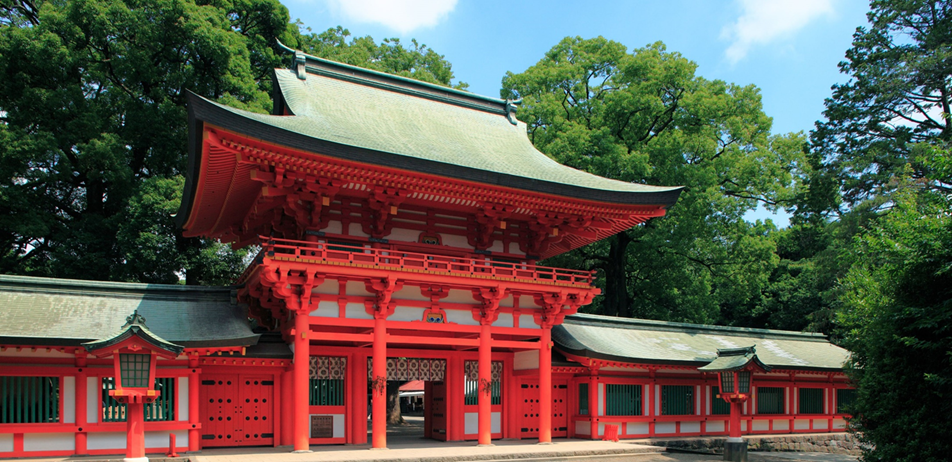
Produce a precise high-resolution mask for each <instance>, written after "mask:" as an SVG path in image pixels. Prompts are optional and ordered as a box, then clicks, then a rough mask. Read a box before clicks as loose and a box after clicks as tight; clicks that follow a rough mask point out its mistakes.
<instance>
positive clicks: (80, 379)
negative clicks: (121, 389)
mask: <svg viewBox="0 0 952 462" xmlns="http://www.w3.org/2000/svg"><path fill="white" fill-rule="evenodd" d="M82 361H83V367H80V368H79V371H78V372H77V373H76V400H75V403H76V428H78V430H77V431H76V455H81V456H82V455H86V454H87V451H86V429H85V428H84V427H85V426H86V406H88V405H89V403H87V402H86V397H87V393H86V384H87V383H88V381H87V380H86V367H85V362H86V358H83V360H82ZM78 362H79V359H77V363H78Z"/></svg>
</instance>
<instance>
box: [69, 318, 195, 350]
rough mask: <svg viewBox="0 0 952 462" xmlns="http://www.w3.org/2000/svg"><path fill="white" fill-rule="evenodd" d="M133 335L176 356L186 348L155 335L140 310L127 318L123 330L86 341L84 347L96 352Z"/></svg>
mask: <svg viewBox="0 0 952 462" xmlns="http://www.w3.org/2000/svg"><path fill="white" fill-rule="evenodd" d="M132 336H137V337H139V338H140V339H142V340H145V341H146V342H148V343H150V344H152V346H154V347H156V348H158V349H160V350H165V351H167V352H169V353H171V354H172V355H174V356H177V355H179V354H180V353H182V350H183V349H184V348H183V347H182V346H181V345H176V344H174V343H171V342H169V341H167V340H165V339H164V338H162V337H159V336H158V335H155V333H154V332H152V331H151V330H149V328H148V327H146V325H145V317H144V316H142V315H140V314H139V311H138V310H137V311H133V312H132V314H131V315H129V317H128V318H126V324H125V325H124V326H122V330H120V331H119V332H116V333H115V334H113V335H111V336H109V337H107V338H104V339H101V340H93V341H92V342H86V343H84V344H83V347H85V348H86V351H89V352H94V351H96V350H101V349H104V348H109V347H111V346H113V345H116V344H119V343H122V342H124V341H125V340H126V339H129V338H131V337H132Z"/></svg>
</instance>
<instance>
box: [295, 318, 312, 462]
mask: <svg viewBox="0 0 952 462" xmlns="http://www.w3.org/2000/svg"><path fill="white" fill-rule="evenodd" d="M309 330H310V326H309V325H308V313H307V311H305V310H304V309H303V308H302V309H300V310H297V311H296V312H295V314H294V385H293V387H292V391H293V394H294V397H293V399H292V405H293V406H294V452H303V451H309V450H310V447H311V444H310V440H309V438H308V434H307V430H308V428H307V427H308V425H307V416H308V414H309V406H310V402H309V399H308V394H307V388H308V383H309V381H310V362H311V355H310V341H308V338H307V334H308V331H309Z"/></svg>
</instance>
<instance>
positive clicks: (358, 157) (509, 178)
mask: <svg viewBox="0 0 952 462" xmlns="http://www.w3.org/2000/svg"><path fill="white" fill-rule="evenodd" d="M188 112H189V162H188V171H187V174H186V185H185V192H184V194H183V197H182V204H181V206H180V209H179V212H178V213H177V214H176V221H177V222H178V224H179V225H180V226H181V225H184V224H185V222H186V219H187V217H188V214H189V213H190V211H191V206H192V203H193V202H194V199H195V193H196V191H195V189H196V188H197V180H198V178H197V175H198V173H199V170H198V169H199V168H200V167H201V154H202V149H201V148H202V146H201V143H202V139H201V136H200V133H201V132H202V128H203V126H204V124H206V123H208V124H210V125H214V126H216V127H221V128H223V129H226V130H230V131H234V132H237V133H241V134H243V135H246V136H249V137H252V138H256V139H259V140H262V141H265V142H269V143H274V144H277V145H280V146H285V147H288V148H292V149H297V150H301V151H307V152H314V153H320V155H325V156H329V157H334V158H338V159H341V160H346V161H354V162H361V163H366V164H371V165H380V166H384V167H390V168H397V169H401V170H411V171H416V172H420V173H426V174H431V175H437V176H444V177H449V178H454V179H458V180H463V181H472V182H476V183H483V184H488V185H494V186H500V187H505V188H511V189H515V190H524V191H532V192H537V193H543V194H552V195H556V196H563V197H572V198H577V199H583V200H590V201H595V202H602V203H610V204H624V205H661V206H664V207H670V206H671V205H674V203H675V202H677V200H678V197H679V196H680V194H681V190H682V189H683V188H682V187H671V188H658V189H659V190H658V191H645V192H632V191H609V190H600V189H592V188H585V187H579V186H575V185H567V184H561V183H554V182H550V181H544V180H538V179H533V178H527V177H522V176H516V175H511V174H507V173H499V172H491V171H487V170H479V169H475V168H469V167H465V166H460V165H453V164H447V163H442V162H436V161H431V160H427V159H420V158H415V157H410V156H404V155H400V154H393V153H389V152H384V151H377V150H372V149H367V148H361V147H355V146H348V145H344V144H339V143H334V142H330V141H326V140H321V139H316V138H313V137H310V136H307V135H304V134H300V133H296V132H293V131H290V130H285V129H283V128H280V127H275V126H273V125H269V124H267V123H264V122H261V121H259V120H255V119H252V118H249V117H246V116H244V115H242V114H240V113H238V112H236V110H234V109H230V108H227V107H226V106H223V105H221V104H218V103H215V102H213V101H209V100H207V99H205V98H203V97H201V96H198V95H196V94H194V93H191V92H189V94H188ZM268 117H285V116H268ZM566 168H568V167H566Z"/></svg>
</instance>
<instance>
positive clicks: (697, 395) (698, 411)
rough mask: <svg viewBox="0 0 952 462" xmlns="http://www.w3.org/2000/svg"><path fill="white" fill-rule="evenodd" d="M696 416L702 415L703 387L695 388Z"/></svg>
mask: <svg viewBox="0 0 952 462" xmlns="http://www.w3.org/2000/svg"><path fill="white" fill-rule="evenodd" d="M694 415H701V386H700V385H698V386H696V387H694Z"/></svg>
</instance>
